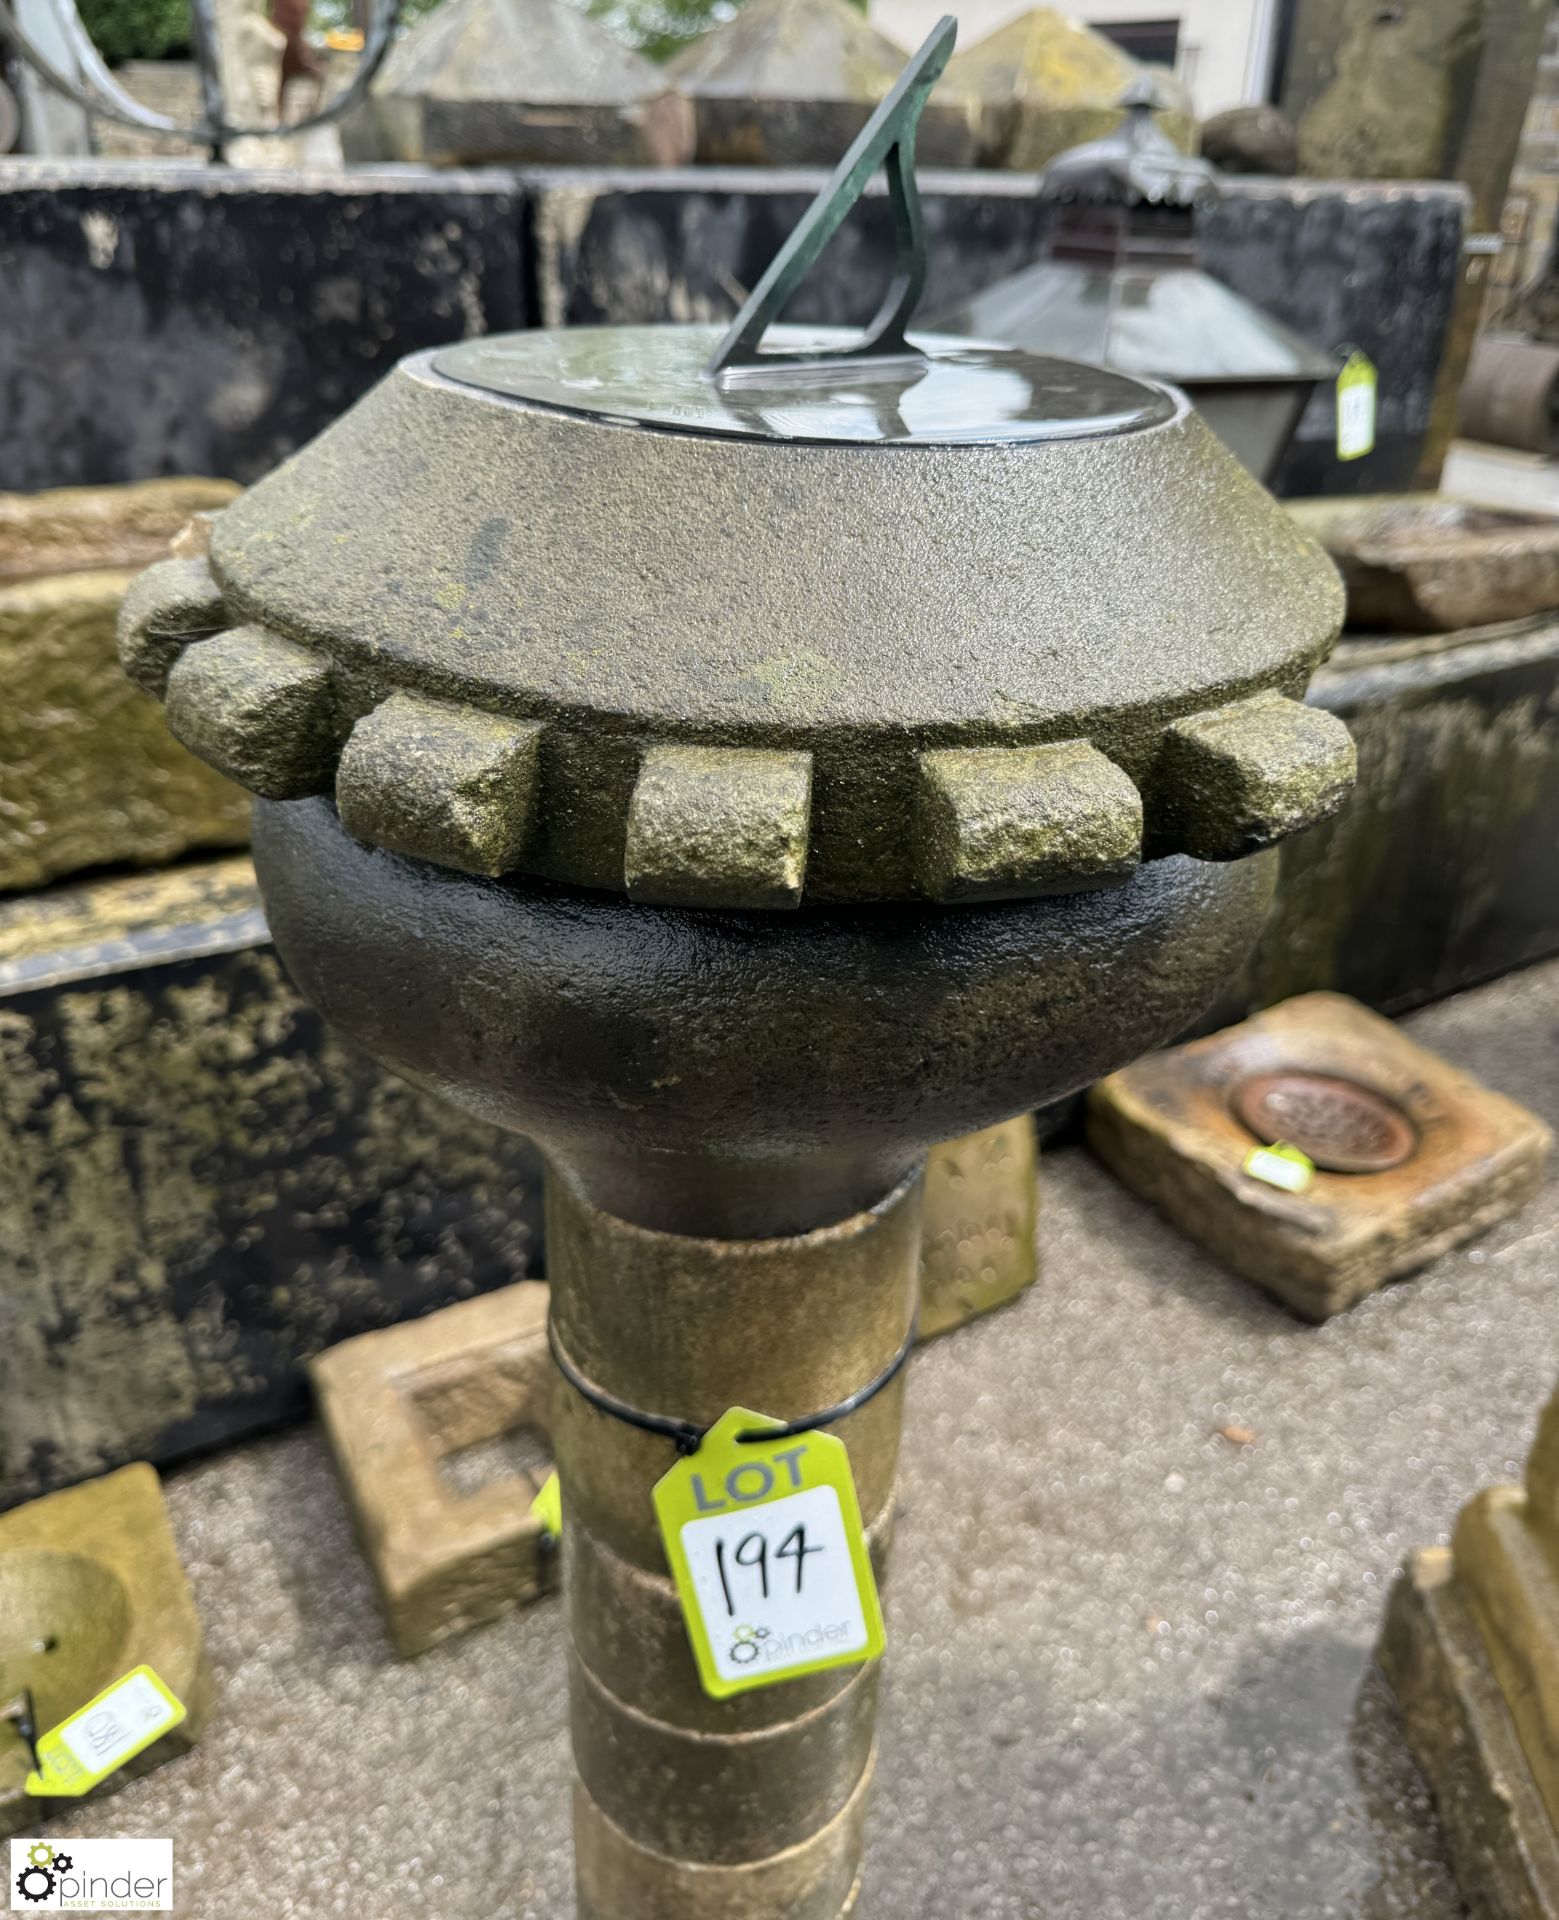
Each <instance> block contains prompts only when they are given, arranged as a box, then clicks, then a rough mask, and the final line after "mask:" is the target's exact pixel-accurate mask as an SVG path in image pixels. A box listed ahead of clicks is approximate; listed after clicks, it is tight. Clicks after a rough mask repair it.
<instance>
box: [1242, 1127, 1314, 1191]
mask: <svg viewBox="0 0 1559 1920" xmlns="http://www.w3.org/2000/svg"><path fill="white" fill-rule="evenodd" d="M1245 1171H1246V1172H1247V1173H1248V1174H1249V1175H1250V1177H1251V1178H1252V1180H1264V1181H1265V1182H1266V1184H1267V1185H1268V1186H1269V1187H1281V1188H1282V1189H1283V1191H1284V1192H1285V1193H1303V1192H1304V1191H1305V1189H1306V1188H1307V1187H1308V1186H1309V1185H1310V1182H1311V1181H1312V1180H1313V1179H1314V1178H1315V1162H1314V1161H1313V1160H1312V1159H1311V1158H1310V1156H1309V1154H1307V1153H1301V1152H1300V1150H1299V1148H1298V1147H1289V1146H1285V1145H1284V1144H1283V1142H1282V1141H1281V1140H1280V1141H1278V1143H1277V1145H1276V1146H1273V1147H1252V1148H1251V1150H1250V1152H1249V1153H1247V1154H1246V1156H1245Z"/></svg>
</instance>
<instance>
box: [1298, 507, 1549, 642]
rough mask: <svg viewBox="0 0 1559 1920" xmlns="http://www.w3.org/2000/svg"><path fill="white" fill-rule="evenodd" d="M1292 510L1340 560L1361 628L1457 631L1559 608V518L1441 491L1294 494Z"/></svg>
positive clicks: (1352, 617)
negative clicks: (1353, 495)
mask: <svg viewBox="0 0 1559 1920" xmlns="http://www.w3.org/2000/svg"><path fill="white" fill-rule="evenodd" d="M1289 511H1290V512H1291V513H1292V514H1293V515H1294V517H1295V519H1296V520H1298V522H1299V524H1300V525H1301V526H1302V527H1303V528H1304V530H1305V532H1306V533H1308V534H1309V535H1310V537H1311V538H1312V539H1314V540H1319V541H1320V543H1321V545H1322V546H1323V547H1325V549H1326V551H1327V552H1328V553H1329V554H1330V555H1331V557H1332V559H1333V560H1334V561H1335V562H1336V564H1337V569H1338V571H1339V572H1340V573H1341V574H1342V577H1343V584H1344V586H1346V588H1347V589H1348V624H1349V625H1350V626H1351V627H1355V628H1358V629H1360V630H1361V631H1365V632H1368V631H1370V630H1372V629H1376V628H1383V629H1386V630H1389V631H1403V632H1407V633H1451V632H1455V631H1457V630H1459V629H1462V628H1467V627H1480V626H1492V625H1494V624H1495V623H1496V622H1497V621H1503V620H1522V619H1525V618H1527V617H1528V616H1529V615H1531V614H1535V613H1546V612H1548V611H1549V610H1550V609H1552V608H1554V607H1559V515H1555V514H1549V513H1516V512H1513V511H1511V510H1510V509H1508V508H1502V507H1483V506H1478V505H1476V504H1474V503H1473V502H1471V501H1467V500H1453V499H1450V498H1448V497H1447V496H1446V495H1444V494H1438V493H1387V494H1374V495H1364V496H1362V497H1357V498H1353V499H1335V498H1334V499H1327V500H1296V501H1294V502H1293V504H1292V506H1291V507H1290V509H1289Z"/></svg>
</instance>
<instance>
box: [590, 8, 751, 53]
mask: <svg viewBox="0 0 1559 1920" xmlns="http://www.w3.org/2000/svg"><path fill="white" fill-rule="evenodd" d="M585 12H586V13H588V14H589V15H590V18H591V19H592V20H599V21H600V23H601V25H602V26H603V27H606V28H608V29H609V30H610V31H611V32H612V33H614V34H615V35H616V36H617V38H618V39H619V40H623V41H626V42H627V44H628V45H629V46H630V47H637V48H638V49H639V51H640V52H641V53H645V54H648V55H649V57H650V58H651V59H652V60H667V59H669V58H670V57H671V55H672V54H674V53H676V52H677V51H678V49H679V48H682V47H685V46H687V44H688V43H689V41H692V40H697V39H698V38H699V36H700V35H701V34H705V33H707V32H708V31H709V29H710V28H711V27H717V26H719V25H720V24H721V22H722V21H725V20H729V19H730V18H731V16H732V15H733V14H734V13H735V12H736V8H735V7H734V6H732V5H731V0H585Z"/></svg>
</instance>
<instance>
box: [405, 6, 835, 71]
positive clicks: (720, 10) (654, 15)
mask: <svg viewBox="0 0 1559 1920" xmlns="http://www.w3.org/2000/svg"><path fill="white" fill-rule="evenodd" d="M434 4H437V0H434ZM850 4H851V5H852V6H853V7H855V8H856V10H857V11H858V12H860V13H864V12H865V11H866V0H850ZM584 9H585V12H586V13H588V14H589V15H590V17H591V19H592V20H599V21H600V23H601V25H602V26H603V27H608V28H610V29H611V31H612V32H613V33H615V34H616V36H617V38H618V39H619V40H624V41H626V42H627V44H628V45H629V46H630V47H637V48H638V49H639V51H640V52H641V53H645V54H648V55H649V57H650V58H651V59H652V60H667V59H669V58H670V57H671V55H672V54H674V53H676V52H678V51H680V49H681V48H683V47H685V46H687V45H688V44H689V42H690V41H693V40H698V39H701V38H702V37H703V35H704V34H706V33H708V32H709V30H710V28H711V27H718V26H721V25H723V24H724V22H725V21H727V20H729V19H731V18H732V17H733V16H734V15H735V13H736V6H735V5H734V4H733V0H584Z"/></svg>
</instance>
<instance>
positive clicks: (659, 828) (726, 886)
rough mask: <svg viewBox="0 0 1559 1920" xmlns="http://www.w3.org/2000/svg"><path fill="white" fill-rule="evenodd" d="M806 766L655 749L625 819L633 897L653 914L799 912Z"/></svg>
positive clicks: (808, 792)
mask: <svg viewBox="0 0 1559 1920" xmlns="http://www.w3.org/2000/svg"><path fill="white" fill-rule="evenodd" d="M811 809H812V756H811V755H810V754H809V753H764V752H758V751H753V750H742V749H737V750H734V751H733V750H730V749H726V748H720V747H655V748H652V749H651V750H650V751H649V752H648V753H647V754H646V755H645V756H644V765H643V767H642V769H641V771H640V773H639V779H638V784H637V785H636V786H635V788H634V791H633V800H632V803H631V805H630V807H629V811H628V839H627V852H626V861H625V878H626V880H627V886H628V893H629V896H630V897H631V898H632V899H634V900H642V901H646V902H649V903H650V904H652V905H658V906H680V907H795V906H798V905H799V904H800V901H801V887H802V882H803V879H804V877H805V875H806V867H807V841H808V835H809V831H810V827H811Z"/></svg>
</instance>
